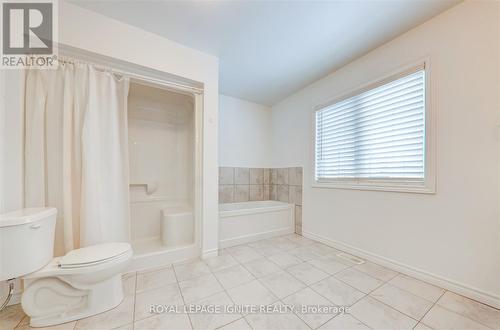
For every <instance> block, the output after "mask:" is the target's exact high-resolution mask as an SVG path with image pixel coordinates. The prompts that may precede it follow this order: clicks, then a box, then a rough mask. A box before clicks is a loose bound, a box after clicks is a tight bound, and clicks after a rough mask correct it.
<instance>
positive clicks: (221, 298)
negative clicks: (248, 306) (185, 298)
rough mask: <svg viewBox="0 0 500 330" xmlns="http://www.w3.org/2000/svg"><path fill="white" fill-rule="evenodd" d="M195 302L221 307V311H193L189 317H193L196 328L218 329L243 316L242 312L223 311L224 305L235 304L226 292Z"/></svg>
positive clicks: (201, 329) (192, 321)
mask: <svg viewBox="0 0 500 330" xmlns="http://www.w3.org/2000/svg"><path fill="white" fill-rule="evenodd" d="M193 304H194V305H198V306H207V307H211V306H217V308H221V312H208V313H207V312H206V311H200V312H198V313H191V314H190V315H189V317H190V318H191V323H192V325H193V328H194V329H195V330H196V329H200V330H211V329H217V328H219V327H222V326H224V325H226V324H229V323H231V322H233V321H235V320H237V319H240V318H241V317H242V315H241V314H237V313H222V309H223V308H224V307H223V306H234V303H233V302H232V301H231V299H230V298H229V296H228V295H227V293H225V292H220V293H217V294H215V295H213V296H210V297H208V298H205V299H203V300H200V301H197V302H195V303H193Z"/></svg>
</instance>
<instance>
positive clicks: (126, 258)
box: [0, 208, 133, 327]
mask: <svg viewBox="0 0 500 330" xmlns="http://www.w3.org/2000/svg"><path fill="white" fill-rule="evenodd" d="M56 214H57V210H56V209H54V208H29V209H23V210H19V211H15V212H11V213H6V214H2V215H0V242H1V243H0V244H1V250H0V280H7V279H12V278H16V277H21V276H22V278H23V280H24V291H23V294H22V298H21V304H22V307H23V310H24V312H25V313H26V314H27V315H28V316H29V317H30V326H33V327H46V326H52V325H57V324H61V323H65V322H70V321H74V320H78V319H81V318H85V317H89V316H92V315H95V314H98V313H102V312H105V311H107V310H109V309H112V308H114V307H116V306H117V305H119V304H120V302H121V301H122V300H123V286H122V278H121V273H122V272H123V271H124V270H125V269H126V267H127V265H128V263H129V262H130V260H131V258H132V254H133V252H132V248H131V246H130V244H129V243H104V244H98V245H93V246H88V247H84V248H81V249H76V250H73V251H70V252H69V253H67V254H66V255H65V256H62V257H56V258H54V257H53V247H54V232H55V224H56ZM12 251H16V253H15V254H13V253H12Z"/></svg>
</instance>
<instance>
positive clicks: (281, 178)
mask: <svg viewBox="0 0 500 330" xmlns="http://www.w3.org/2000/svg"><path fill="white" fill-rule="evenodd" d="M278 184H288V169H287V168H278Z"/></svg>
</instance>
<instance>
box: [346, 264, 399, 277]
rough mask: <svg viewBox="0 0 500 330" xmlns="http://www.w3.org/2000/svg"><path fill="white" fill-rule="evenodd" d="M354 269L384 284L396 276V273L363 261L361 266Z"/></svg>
mask: <svg viewBox="0 0 500 330" xmlns="http://www.w3.org/2000/svg"><path fill="white" fill-rule="evenodd" d="M354 268H355V269H357V270H360V271H362V272H364V273H366V274H368V275H370V276H371V277H375V278H377V279H379V280H381V281H384V282H387V281H389V280H391V279H392V278H394V277H395V276H396V275H398V272H395V271H393V270H391V269H389V268H385V267H382V266H380V265H377V264H374V263H373V262H369V261H365V262H364V263H362V264H361V265H356V266H354Z"/></svg>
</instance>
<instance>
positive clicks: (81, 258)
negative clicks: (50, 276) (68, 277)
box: [59, 243, 131, 268]
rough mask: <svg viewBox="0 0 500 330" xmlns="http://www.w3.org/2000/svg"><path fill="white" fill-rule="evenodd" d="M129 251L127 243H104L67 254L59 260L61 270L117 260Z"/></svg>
mask: <svg viewBox="0 0 500 330" xmlns="http://www.w3.org/2000/svg"><path fill="white" fill-rule="evenodd" d="M130 250H131V247H130V244H129V243H105V244H97V245H92V246H87V247H84V248H81V249H76V250H73V251H70V252H68V253H67V254H66V255H65V256H64V257H62V258H61V259H60V260H59V266H60V267H61V268H72V267H82V266H86V265H91V264H95V263H101V262H104V261H107V260H111V259H114V258H117V257H119V256H121V255H123V254H125V253H127V252H128V251H130Z"/></svg>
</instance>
